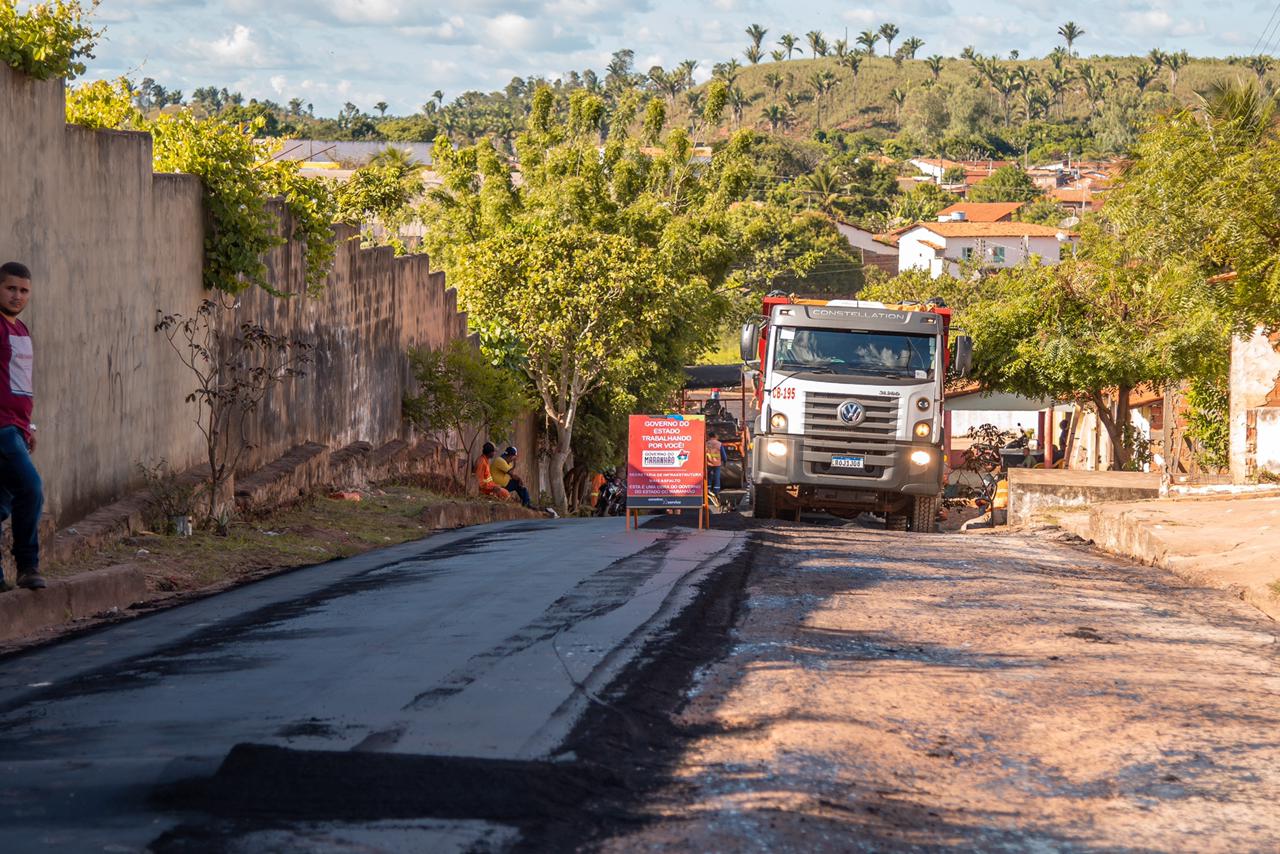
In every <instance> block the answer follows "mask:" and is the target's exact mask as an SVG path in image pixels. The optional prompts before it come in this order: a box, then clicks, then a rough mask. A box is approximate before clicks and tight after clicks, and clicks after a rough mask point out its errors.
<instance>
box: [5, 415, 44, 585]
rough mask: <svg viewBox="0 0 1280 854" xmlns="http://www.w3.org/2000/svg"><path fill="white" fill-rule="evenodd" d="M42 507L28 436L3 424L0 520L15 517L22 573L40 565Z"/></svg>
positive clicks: (15, 548) (16, 551)
mask: <svg viewBox="0 0 1280 854" xmlns="http://www.w3.org/2000/svg"><path fill="white" fill-rule="evenodd" d="M43 509H44V487H43V485H42V484H41V483H40V474H39V472H37V471H36V467H35V466H34V465H32V463H31V453H30V452H29V451H28V450H27V439H26V437H25V436H23V435H22V431H21V430H19V429H18V428H17V427H0V522H3V521H4V520H5V519H7V518H9V517H12V518H13V559H14V562H16V563H17V564H18V572H19V573H22V572H32V571H34V570H37V569H39V568H40V512H41V511H42V510H43Z"/></svg>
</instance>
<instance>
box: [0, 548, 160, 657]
mask: <svg viewBox="0 0 1280 854" xmlns="http://www.w3.org/2000/svg"><path fill="white" fill-rule="evenodd" d="M146 598H147V579H146V575H145V574H143V572H142V569H141V568H139V567H136V566H132V565H129V564H123V565H120V566H112V567H108V568H106V569H99V570H95V571H93V572H86V573H83V574H81V575H74V576H71V577H70V578H65V579H63V578H58V579H52V580H50V581H49V586H48V587H47V588H45V589H44V590H21V589H19V590H11V591H10V592H8V593H5V594H3V595H0V642H2V641H11V640H16V639H19V638H23V637H27V636H29V635H32V634H35V633H36V632H38V631H41V630H42V629H47V628H50V627H53V626H60V625H62V624H63V623H68V622H70V621H72V620H80V619H84V618H85V617H92V616H94V615H96V614H101V613H103V612H106V611H111V610H117V609H124V608H128V607H129V606H130V605H132V604H134V603H135V602H141V601H142V600H143V599H146Z"/></svg>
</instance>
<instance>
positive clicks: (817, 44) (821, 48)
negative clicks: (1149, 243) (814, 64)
mask: <svg viewBox="0 0 1280 854" xmlns="http://www.w3.org/2000/svg"><path fill="white" fill-rule="evenodd" d="M804 37H805V39H807V40H808V42H809V53H810V54H812V56H813V57H814V58H815V59H816V58H818V57H819V56H826V55H827V50H828V48H827V39H826V37H825V36H823V35H822V33H821V32H819V31H818V30H810V31H809V32H807V33H805V34H804Z"/></svg>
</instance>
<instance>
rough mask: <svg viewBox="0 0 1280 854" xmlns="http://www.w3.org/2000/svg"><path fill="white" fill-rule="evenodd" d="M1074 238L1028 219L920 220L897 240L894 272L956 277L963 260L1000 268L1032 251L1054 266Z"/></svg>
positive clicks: (1022, 259) (1021, 260)
mask: <svg viewBox="0 0 1280 854" xmlns="http://www.w3.org/2000/svg"><path fill="white" fill-rule="evenodd" d="M1076 239H1077V236H1076V235H1075V234H1073V233H1071V232H1069V231H1062V230H1060V229H1057V228H1051V227H1050V226H1047V225H1037V224H1035V223H1030V222H964V221H959V222H957V221H951V222H922V223H920V224H919V225H917V226H915V227H914V228H911V229H910V230H908V231H907V232H906V233H905V234H903V235H902V236H901V237H900V238H899V239H898V272H905V271H907V270H928V271H929V274H930V275H931V276H933V277H934V278H937V277H938V276H941V275H943V274H944V273H949V274H951V275H958V274H959V272H960V265H961V264H962V263H964V262H966V261H976V262H978V263H980V264H981V265H982V266H983V267H984V268H988V269H1002V268H1006V267H1016V266H1018V265H1019V264H1025V263H1026V262H1027V261H1028V260H1029V259H1030V258H1031V257H1032V256H1033V255H1034V256H1037V257H1039V258H1040V260H1041V261H1042V262H1044V263H1046V264H1057V263H1058V262H1059V261H1061V260H1062V254H1063V247H1064V246H1068V247H1074V245H1075V242H1076ZM1069 251H1073V250H1069Z"/></svg>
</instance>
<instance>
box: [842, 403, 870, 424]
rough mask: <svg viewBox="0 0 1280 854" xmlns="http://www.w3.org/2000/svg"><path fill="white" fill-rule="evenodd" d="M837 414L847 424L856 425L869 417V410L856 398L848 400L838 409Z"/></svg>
mask: <svg viewBox="0 0 1280 854" xmlns="http://www.w3.org/2000/svg"><path fill="white" fill-rule="evenodd" d="M836 414H838V415H839V416H840V420H841V421H843V422H844V423H845V424H848V425H849V426H851V427H856V426H857V425H859V424H861V423H862V419H864V418H866V417H867V410H866V409H864V408H863V406H862V404H861V403H858V401H856V400H846V401H845V402H844V403H842V404H840V406H839V407H838V408H837V409H836Z"/></svg>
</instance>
